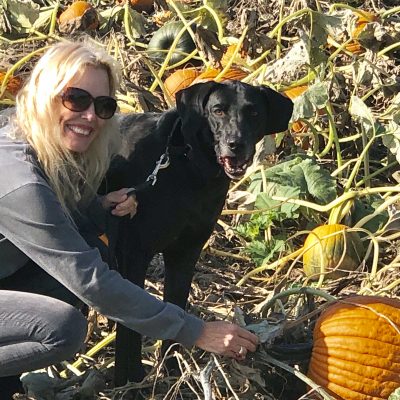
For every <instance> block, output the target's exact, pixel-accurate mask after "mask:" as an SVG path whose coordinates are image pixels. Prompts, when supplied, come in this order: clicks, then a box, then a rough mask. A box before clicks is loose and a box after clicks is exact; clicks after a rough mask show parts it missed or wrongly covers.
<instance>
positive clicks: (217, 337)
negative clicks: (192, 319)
mask: <svg viewBox="0 0 400 400" xmlns="http://www.w3.org/2000/svg"><path fill="white" fill-rule="evenodd" d="M195 344H196V346H198V347H200V348H201V349H203V350H206V351H210V352H212V353H217V354H221V355H224V356H228V357H231V358H235V359H236V360H243V359H245V357H246V355H247V352H249V351H255V350H256V347H257V344H258V337H257V336H256V335H254V334H253V333H251V332H249V331H247V330H246V329H243V328H241V327H240V326H238V325H235V324H231V323H229V322H224V321H215V322H206V323H205V325H204V329H203V331H202V333H201V335H200V337H199V338H198V339H197V341H196V343H195Z"/></svg>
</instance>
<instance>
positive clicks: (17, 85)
mask: <svg viewBox="0 0 400 400" xmlns="http://www.w3.org/2000/svg"><path fill="white" fill-rule="evenodd" d="M5 76H6V73H5V72H0V85H1V84H2V83H3V80H4V77H5ZM21 88H22V79H21V78H20V77H18V76H11V77H9V78H8V82H7V87H6V90H7V92H9V93H11V94H12V95H13V96H15V95H16V94H17V93H18V92H19V90H20V89H21Z"/></svg>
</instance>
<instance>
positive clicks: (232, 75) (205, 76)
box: [192, 68, 248, 85]
mask: <svg viewBox="0 0 400 400" xmlns="http://www.w3.org/2000/svg"><path fill="white" fill-rule="evenodd" d="M220 72H221V70H219V69H213V68H212V69H209V70H207V71H204V72H203V73H201V74H200V75H199V76H198V77H197V78H196V79H195V80H194V81H193V82H192V83H193V85H194V84H196V83H201V82H207V81H212V80H215V78H216V77H217V76H218V75H219V74H220ZM247 75H248V74H247V72H246V71H243V70H242V69H240V68H230V69H228V70H227V71H226V72H225V73H224V75H223V76H222V77H221V80H222V81H226V80H234V81H241V80H242V79H244V78H246V76H247Z"/></svg>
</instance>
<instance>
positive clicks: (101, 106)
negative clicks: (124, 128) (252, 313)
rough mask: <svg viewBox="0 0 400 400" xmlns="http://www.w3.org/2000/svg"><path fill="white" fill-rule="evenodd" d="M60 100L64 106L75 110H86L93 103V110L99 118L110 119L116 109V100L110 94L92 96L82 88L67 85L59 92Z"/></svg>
mask: <svg viewBox="0 0 400 400" xmlns="http://www.w3.org/2000/svg"><path fill="white" fill-rule="evenodd" d="M61 102H62V104H63V106H64V107H65V108H68V110H71V111H75V112H82V111H85V110H87V109H88V108H89V107H90V105H91V104H92V103H93V104H94V112H95V113H96V115H97V116H98V117H99V118H101V119H110V118H111V117H112V116H113V115H114V113H115V110H116V109H117V101H116V100H115V99H113V98H112V97H110V96H98V97H93V96H92V95H91V94H90V93H89V92H87V91H86V90H83V89H79V88H75V87H68V88H66V89H64V90H63V92H62V93H61Z"/></svg>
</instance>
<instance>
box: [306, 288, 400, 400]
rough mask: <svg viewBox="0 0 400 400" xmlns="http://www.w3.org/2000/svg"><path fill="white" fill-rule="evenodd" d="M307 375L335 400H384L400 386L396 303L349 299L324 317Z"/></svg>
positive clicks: (373, 298)
mask: <svg viewBox="0 0 400 400" xmlns="http://www.w3.org/2000/svg"><path fill="white" fill-rule="evenodd" d="M308 376H309V377H310V378H311V379H312V380H313V381H314V382H315V383H317V384H319V385H321V386H322V387H324V388H325V389H327V391H328V392H329V393H330V394H332V395H333V396H334V397H335V399H338V400H384V399H387V398H388V396H389V395H390V394H391V393H392V392H393V391H394V390H395V389H396V388H398V387H400V301H399V300H398V299H393V298H386V297H379V296H353V297H349V298H347V299H344V300H343V301H339V302H337V303H335V304H333V305H331V306H330V307H328V308H327V309H326V310H325V312H323V313H322V314H321V316H320V318H319V319H318V321H317V323H316V326H315V329H314V345H313V350H312V355H311V360H310V364H309V370H308Z"/></svg>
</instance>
